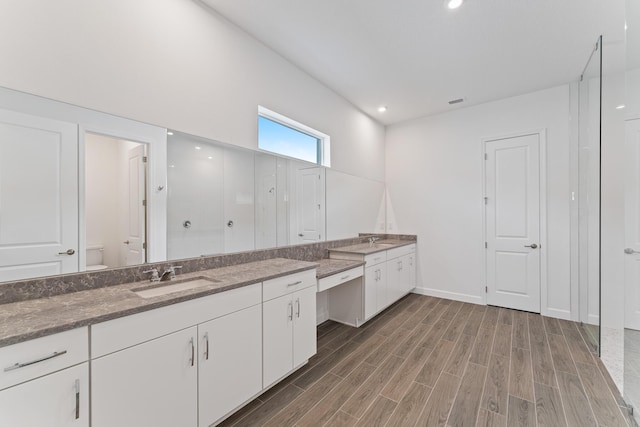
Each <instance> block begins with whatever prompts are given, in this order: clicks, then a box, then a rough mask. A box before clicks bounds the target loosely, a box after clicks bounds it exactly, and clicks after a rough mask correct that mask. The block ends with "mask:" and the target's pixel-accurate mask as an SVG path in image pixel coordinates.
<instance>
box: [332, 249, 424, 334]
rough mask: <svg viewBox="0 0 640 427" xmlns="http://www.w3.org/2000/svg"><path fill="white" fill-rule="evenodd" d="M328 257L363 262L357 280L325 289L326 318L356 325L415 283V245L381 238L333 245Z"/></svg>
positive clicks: (405, 291)
mask: <svg viewBox="0 0 640 427" xmlns="http://www.w3.org/2000/svg"><path fill="white" fill-rule="evenodd" d="M329 256H330V258H332V259H342V260H354V261H362V262H364V265H365V268H364V275H363V276H362V277H361V278H360V279H359V280H357V281H355V280H354V281H353V282H351V283H349V284H346V285H343V286H338V287H335V288H332V289H330V290H329V297H328V300H329V304H328V305H329V318H330V319H331V320H335V321H337V322H340V323H345V324H347V325H351V326H356V327H359V326H360V325H362V324H363V323H365V322H366V321H368V320H369V319H371V318H372V317H374V316H375V315H376V314H378V313H380V312H381V311H382V310H384V309H385V308H387V307H389V306H390V305H391V304H393V303H394V302H396V301H398V300H399V299H400V298H402V297H403V296H405V295H406V294H408V293H409V292H411V290H412V289H413V288H415V286H416V262H415V259H416V258H415V256H416V244H415V242H412V241H402V240H385V241H380V242H375V243H361V244H358V245H353V246H347V247H343V248H336V249H332V250H330V251H329Z"/></svg>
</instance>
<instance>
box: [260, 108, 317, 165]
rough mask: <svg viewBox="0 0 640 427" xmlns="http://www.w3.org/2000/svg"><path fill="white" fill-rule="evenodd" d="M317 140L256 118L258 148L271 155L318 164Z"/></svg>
mask: <svg viewBox="0 0 640 427" xmlns="http://www.w3.org/2000/svg"><path fill="white" fill-rule="evenodd" d="M318 143H319V140H318V138H315V137H313V136H311V135H307V134H306V133H302V132H300V131H297V130H295V129H292V128H290V127H287V126H285V125H282V124H280V123H277V122H274V121H273V120H269V119H267V118H265V117H262V116H258V147H259V148H260V149H262V150H267V151H271V152H273V153H278V154H282V155H285V156H289V157H294V158H296V159H300V160H306V161H308V162H312V163H319V160H320V159H318Z"/></svg>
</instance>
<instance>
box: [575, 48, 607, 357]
mask: <svg viewBox="0 0 640 427" xmlns="http://www.w3.org/2000/svg"><path fill="white" fill-rule="evenodd" d="M601 71H602V37H599V38H598V40H597V42H596V43H595V45H594V49H593V51H592V53H591V56H590V58H589V60H588V61H587V64H586V66H585V68H584V71H583V72H582V75H581V78H580V83H579V105H578V109H579V138H578V141H579V142H578V143H579V150H578V212H579V214H578V218H579V219H578V283H579V313H580V322H581V324H582V331H581V332H582V335H583V337H584V338H585V341H586V342H587V344H588V345H589V347H590V348H591V349H592V350H593V351H594V352H597V351H599V349H600V134H601V131H600V125H601V120H600V119H601V93H602V92H601V86H602V75H601V74H602V73H601Z"/></svg>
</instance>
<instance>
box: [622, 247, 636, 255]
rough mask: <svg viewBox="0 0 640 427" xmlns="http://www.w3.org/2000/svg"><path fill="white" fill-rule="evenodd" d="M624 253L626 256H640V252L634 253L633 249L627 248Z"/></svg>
mask: <svg viewBox="0 0 640 427" xmlns="http://www.w3.org/2000/svg"><path fill="white" fill-rule="evenodd" d="M624 253H625V254H627V255H633V254H640V252H639V251H634V250H633V249H631V248H626V249H625V250H624Z"/></svg>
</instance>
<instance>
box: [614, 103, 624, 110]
mask: <svg viewBox="0 0 640 427" xmlns="http://www.w3.org/2000/svg"><path fill="white" fill-rule="evenodd" d="M624 107H625V105H624V104H620V105H618V106H617V107H616V110H622V109H623V108H624Z"/></svg>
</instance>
